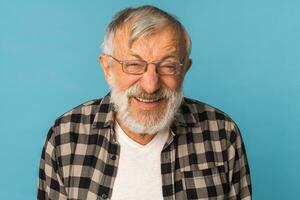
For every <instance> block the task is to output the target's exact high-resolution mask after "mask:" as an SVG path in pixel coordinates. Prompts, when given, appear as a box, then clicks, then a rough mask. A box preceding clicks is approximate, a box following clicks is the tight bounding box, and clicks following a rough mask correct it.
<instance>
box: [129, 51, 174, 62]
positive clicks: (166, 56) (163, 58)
mask: <svg viewBox="0 0 300 200" xmlns="http://www.w3.org/2000/svg"><path fill="white" fill-rule="evenodd" d="M175 52H176V51H173V52H171V53H168V54H167V55H165V56H164V57H162V58H161V59H160V60H165V59H167V58H177V57H176V56H175V55H174V53H175ZM131 56H133V57H136V58H137V59H140V60H144V59H143V58H142V57H141V56H140V55H138V54H135V53H133V54H131Z"/></svg>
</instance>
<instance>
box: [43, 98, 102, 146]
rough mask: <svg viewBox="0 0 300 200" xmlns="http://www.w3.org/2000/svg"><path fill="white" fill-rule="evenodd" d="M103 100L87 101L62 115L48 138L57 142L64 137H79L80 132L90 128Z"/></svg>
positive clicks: (55, 122) (51, 129)
mask: <svg viewBox="0 0 300 200" xmlns="http://www.w3.org/2000/svg"><path fill="white" fill-rule="evenodd" d="M101 101H102V99H93V100H89V101H86V102H84V103H81V104H80V105H78V106H76V107H74V108H72V109H70V110H68V111H67V112H65V113H63V114H62V115H60V116H59V117H58V118H57V119H56V120H55V121H54V124H53V126H52V127H51V128H50V130H49V132H48V134H47V140H48V141H52V143H57V141H58V140H61V139H63V138H64V137H66V138H70V137H71V136H72V137H77V136H78V135H79V134H80V133H85V132H82V131H81V130H84V129H85V130H87V129H90V127H91V125H92V123H93V121H94V118H95V115H96V113H97V112H98V110H99V105H100V104H101ZM70 139H71V138H70Z"/></svg>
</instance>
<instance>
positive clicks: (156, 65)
mask: <svg viewBox="0 0 300 200" xmlns="http://www.w3.org/2000/svg"><path fill="white" fill-rule="evenodd" d="M105 55H106V56H108V57H111V58H112V59H113V60H115V61H117V62H118V63H120V64H121V65H122V71H123V72H124V73H126V74H131V75H142V74H144V73H145V72H147V69H148V65H149V64H153V65H155V67H156V68H155V69H156V73H158V74H159V75H164V76H176V75H178V74H179V73H180V71H181V69H182V68H183V65H184V64H183V63H179V67H178V69H176V72H175V73H174V74H164V73H163V74H161V73H160V72H159V71H158V70H157V69H158V68H159V66H160V64H161V63H162V62H163V60H160V61H154V62H147V61H145V60H142V59H140V60H119V59H117V58H115V57H113V56H112V55H109V54H105ZM126 61H142V62H144V63H145V64H146V65H145V70H144V71H143V72H141V73H130V72H128V71H126V70H125V66H124V64H125V62H126Z"/></svg>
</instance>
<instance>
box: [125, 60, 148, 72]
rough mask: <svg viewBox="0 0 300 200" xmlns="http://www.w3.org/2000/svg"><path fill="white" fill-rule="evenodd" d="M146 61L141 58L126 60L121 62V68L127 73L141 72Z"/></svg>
mask: <svg viewBox="0 0 300 200" xmlns="http://www.w3.org/2000/svg"><path fill="white" fill-rule="evenodd" d="M146 65H147V63H146V62H143V61H141V60H127V61H124V62H123V70H124V72H126V73H129V74H142V73H144V72H145V69H146Z"/></svg>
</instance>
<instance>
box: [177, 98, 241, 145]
mask: <svg viewBox="0 0 300 200" xmlns="http://www.w3.org/2000/svg"><path fill="white" fill-rule="evenodd" d="M177 119H179V120H178V121H180V122H181V124H183V125H184V126H186V127H189V128H190V130H192V132H193V134H200V135H201V137H202V136H203V135H206V134H208V135H209V138H212V139H217V138H226V139H227V140H228V141H230V142H231V143H232V142H235V140H236V139H237V138H239V137H240V131H239V128H238V126H237V124H236V123H235V122H234V120H233V119H232V118H231V117H230V116H229V115H228V114H227V113H225V112H224V111H222V110H220V109H218V108H216V107H214V106H211V105H209V104H207V103H204V102H201V101H198V100H195V99H190V98H184V100H183V103H182V105H181V107H180V109H179V115H178V116H177Z"/></svg>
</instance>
